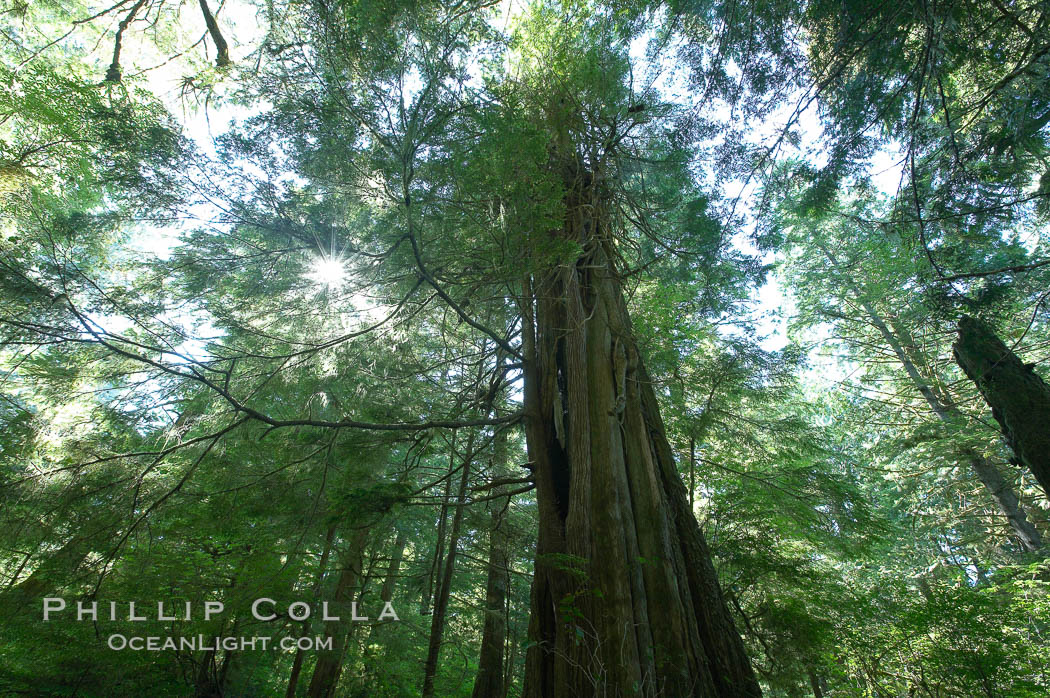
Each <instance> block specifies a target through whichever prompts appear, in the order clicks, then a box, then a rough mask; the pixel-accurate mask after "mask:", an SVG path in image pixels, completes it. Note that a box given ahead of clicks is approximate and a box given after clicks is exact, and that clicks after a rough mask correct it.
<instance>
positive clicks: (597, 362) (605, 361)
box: [522, 164, 761, 698]
mask: <svg viewBox="0 0 1050 698" xmlns="http://www.w3.org/2000/svg"><path fill="white" fill-rule="evenodd" d="M567 170H568V171H567V172H566V176H565V180H564V181H565V183H566V191H567V194H566V197H565V204H566V218H565V223H564V226H563V228H562V229H560V230H556V231H553V232H552V233H551V235H552V237H562V238H564V239H566V240H568V241H570V242H572V243H575V244H576V245H578V248H579V249H581V250H582V253H581V254H580V255H579V257H578V258H577V259H575V260H573V261H569V262H562V263H557V262H553V263H544V262H543V260H539V263H538V264H537V266H538V267H539V269H540V271H537V272H536V273H535V275H534V276H533V275H529V276H526V278H525V279H524V281H523V313H522V316H523V345H522V348H523V350H524V352H523V353H524V362H523V364H524V372H525V386H524V399H525V409H526V438H527V443H528V451H529V459H530V461H532V463H533V464H534V473H535V478H536V484H537V488H536V497H537V502H538V506H539V538H538V541H537V555H536V563H535V576H534V578H533V585H532V595H531V596H532V598H531V617H530V624H529V641H530V645H529V649H528V653H527V655H526V673H525V686H524V696H526V698H546V697H548V696H597V695H602V696H628V695H629V696H656V695H661V696H682V697H686V696H759V695H761V691H760V689H759V686H758V682H757V680H756V679H755V675H754V673H753V671H752V668H751V664H750V662H749V660H748V657H747V655H746V653H745V651H744V646H743V642H742V640H741V638H740V635H739V633H738V632H737V629H736V627H735V626H734V624H733V620H732V618H731V616H730V613H729V610H728V608H727V606H726V603H725V599H724V597H723V595H722V591H721V589H720V588H719V585H718V578H717V575H716V573H715V569H714V566H713V563H712V560H711V554H710V551H709V549H708V547H707V543H706V541H705V539H704V536H703V534H702V532H701V530H700V527H699V525H698V523H697V521H696V519H695V518H694V516H693V514H692V510H691V508H690V506H689V501H688V496H687V493H686V491H685V486H684V485H683V483H682V479H681V477H680V475H679V473H678V470H677V468H676V467H675V462H674V459H673V456H672V452H671V448H670V445H669V444H668V441H667V437H666V435H665V433H664V426H663V422H662V420H661V418H660V413H659V408H658V406H657V401H656V395H655V393H654V391H653V388H652V381H651V380H650V378H649V376H648V375H647V373H646V370H645V367H644V365H643V363H642V361H641V358H640V356H639V352H638V347H637V344H636V342H635V339H634V337H633V333H632V329H631V323H630V318H629V316H628V313H627V307H626V303H625V301H624V296H623V291H622V288H621V285H620V281H619V278H618V274H617V270H616V265H615V263H614V261H613V260H614V259H616V258H617V256H616V252H615V249H614V247H613V245H614V243H613V242H612V240H611V237H610V231H609V230H608V218H607V215H606V213H604V210H605V208H604V203H605V202H606V201H607V200H608V194H607V192H605V191H603V190H602V185H601V184H600V182H599V183H596V182H595V181H594V180H595V178H594V177H593V176H592V174H591V173H590V172H587V171H583V170H582V168H579V167H576V166H574V165H571V164H570V165H569V166H568V167H567ZM533 287H535V288H534V289H533Z"/></svg>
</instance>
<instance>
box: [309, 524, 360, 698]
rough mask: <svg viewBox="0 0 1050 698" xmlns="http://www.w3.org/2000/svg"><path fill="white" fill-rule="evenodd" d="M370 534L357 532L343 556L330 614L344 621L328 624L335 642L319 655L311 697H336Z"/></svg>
mask: <svg viewBox="0 0 1050 698" xmlns="http://www.w3.org/2000/svg"><path fill="white" fill-rule="evenodd" d="M368 532H369V528H368V527H361V528H358V529H357V530H355V531H354V533H353V537H352V538H351V540H350V547H349V549H348V550H347V551H346V554H345V555H344V556H343V563H342V570H340V572H339V580H338V581H337V582H336V585H335V594H334V595H333V603H331V604H329V615H331V616H338V617H339V618H340V620H338V621H334V620H331V621H326V622H325V624H324V635H325V638H331V639H332V649H331V650H323V651H319V652H318V653H317V665H316V666H315V667H314V673H313V676H312V677H311V678H310V688H309V689H308V690H307V693H306V695H307V696H309V698H329V697H330V696H333V695H335V687H336V685H337V684H338V683H339V673H340V672H341V671H342V668H343V650H344V648H345V645H346V638H347V635H348V634H349V627H350V626H349V623H350V622H352V621H351V620H350V619H351V610H352V606H351V603H352V602H353V600H354V598H353V595H354V590H355V589H356V587H357V585H358V582H359V580H360V579H361V568H362V565H363V564H364V554H365V545H366V543H367V541H368Z"/></svg>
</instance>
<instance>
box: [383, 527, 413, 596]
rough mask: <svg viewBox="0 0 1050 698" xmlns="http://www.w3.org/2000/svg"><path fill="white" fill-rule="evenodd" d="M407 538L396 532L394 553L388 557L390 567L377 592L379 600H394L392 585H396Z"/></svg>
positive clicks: (401, 532) (400, 532)
mask: <svg viewBox="0 0 1050 698" xmlns="http://www.w3.org/2000/svg"><path fill="white" fill-rule="evenodd" d="M407 543H408V538H407V537H406V536H405V534H404V532H403V531H400V530H399V531H398V532H397V536H396V537H395V539H394V552H393V554H392V555H391V556H390V565H389V566H388V567H387V569H386V578H385V579H384V580H383V588H382V589H380V591H379V598H380V599H381V600H383V601H390V600H391V599H393V598H394V585H395V584H397V576H398V574H399V573H400V571H401V561H402V560H403V559H404V557H405V545H406V544H407Z"/></svg>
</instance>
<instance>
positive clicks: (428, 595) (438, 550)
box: [419, 433, 456, 616]
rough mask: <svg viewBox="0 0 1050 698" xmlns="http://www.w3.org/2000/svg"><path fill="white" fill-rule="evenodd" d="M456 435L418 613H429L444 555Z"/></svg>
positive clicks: (453, 436)
mask: <svg viewBox="0 0 1050 698" xmlns="http://www.w3.org/2000/svg"><path fill="white" fill-rule="evenodd" d="M455 454H456V435H455V433H453V435H452V443H451V444H450V445H449V458H448V478H447V479H446V480H445V499H444V501H442V503H441V513H440V515H439V516H438V525H437V543H436V544H435V546H434V558H433V559H432V560H431V562H430V569H429V570H428V571H427V580H426V584H425V585H424V588H423V594H422V598H421V599H420V604H419V615H421V616H425V615H428V614H429V613H430V604H431V602H432V601H433V600H434V580H436V579H437V578H438V576H439V574H440V570H441V563H442V561H443V560H444V557H445V529H446V528H447V526H448V507H449V503H450V502H451V501H452V471H453V469H454V468H455V467H456V455H455Z"/></svg>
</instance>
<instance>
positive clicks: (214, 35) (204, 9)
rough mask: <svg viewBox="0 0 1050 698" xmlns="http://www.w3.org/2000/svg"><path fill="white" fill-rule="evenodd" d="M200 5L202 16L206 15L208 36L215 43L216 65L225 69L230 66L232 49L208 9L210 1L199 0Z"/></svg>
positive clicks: (205, 21)
mask: <svg viewBox="0 0 1050 698" xmlns="http://www.w3.org/2000/svg"><path fill="white" fill-rule="evenodd" d="M199 3H200V6H201V14H203V15H204V23H205V24H206V25H207V27H208V34H210V35H211V40H212V41H213V42H214V43H215V54H216V55H215V65H216V66H217V67H219V68H225V67H226V66H228V65H229V64H230V47H229V46H228V45H227V44H226V39H225V38H223V36H222V30H220V29H219V23H218V22H217V21H215V16H214V15H213V14H212V13H211V8H210V7H208V0H199Z"/></svg>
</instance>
